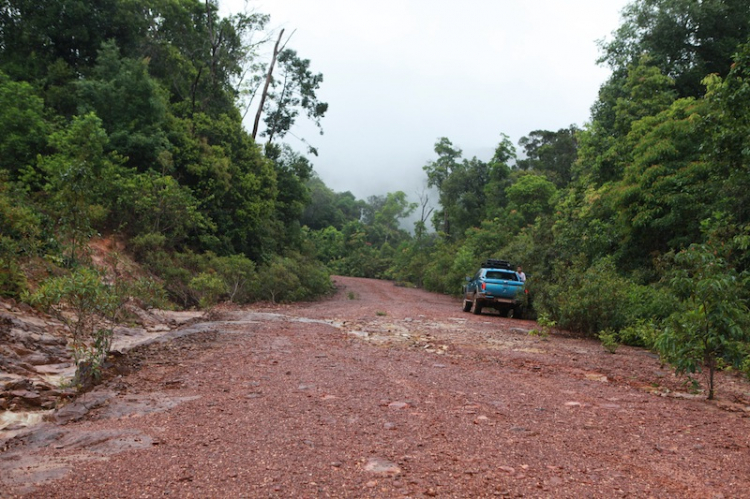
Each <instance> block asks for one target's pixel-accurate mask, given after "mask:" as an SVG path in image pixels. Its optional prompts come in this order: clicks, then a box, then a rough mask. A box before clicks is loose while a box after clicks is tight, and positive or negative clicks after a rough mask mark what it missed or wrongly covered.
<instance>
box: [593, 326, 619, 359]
mask: <svg viewBox="0 0 750 499" xmlns="http://www.w3.org/2000/svg"><path fill="white" fill-rule="evenodd" d="M598 336H599V339H600V340H601V342H602V346H603V347H604V349H605V350H606V351H608V352H609V353H612V354H613V353H615V352H617V348H618V347H619V346H620V342H619V339H618V337H617V333H615V332H614V331H612V330H611V329H605V330H604V331H599V334H598Z"/></svg>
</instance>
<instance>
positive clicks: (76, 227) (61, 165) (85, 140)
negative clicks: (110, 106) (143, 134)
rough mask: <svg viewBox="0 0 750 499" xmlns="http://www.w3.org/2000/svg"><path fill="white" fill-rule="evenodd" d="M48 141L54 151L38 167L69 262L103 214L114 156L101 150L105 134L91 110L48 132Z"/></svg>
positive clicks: (81, 252)
mask: <svg viewBox="0 0 750 499" xmlns="http://www.w3.org/2000/svg"><path fill="white" fill-rule="evenodd" d="M50 144H51V145H52V147H53V148H54V149H55V151H56V152H55V153H54V154H52V155H50V156H45V157H40V159H39V168H40V170H41V171H43V172H44V173H45V175H46V185H45V191H46V192H47V193H48V195H49V196H50V209H51V210H53V213H54V216H56V218H57V224H58V225H59V227H60V230H61V232H62V235H63V237H64V240H65V243H66V246H67V248H68V250H67V255H66V258H67V261H68V262H69V263H70V264H73V263H75V262H78V261H79V260H80V259H81V258H82V257H83V256H85V251H86V248H85V246H86V242H87V241H88V239H89V238H90V237H91V236H92V235H93V234H94V232H95V225H96V224H97V223H98V222H101V221H102V220H103V219H104V217H105V215H106V211H107V209H106V207H105V206H103V203H104V194H105V193H106V192H107V187H108V186H109V182H110V181H111V179H112V178H113V176H114V175H113V171H114V169H115V168H116V161H117V159H116V158H111V157H110V156H108V155H107V154H106V153H105V152H104V148H105V145H106V144H107V135H106V133H105V132H104V130H103V129H102V126H101V120H99V119H98V118H97V117H96V116H95V115H93V114H89V115H86V116H83V117H80V118H76V119H74V120H73V122H72V123H71V124H70V126H69V127H68V128H66V129H64V130H61V131H60V132H57V133H54V134H52V135H51V136H50Z"/></svg>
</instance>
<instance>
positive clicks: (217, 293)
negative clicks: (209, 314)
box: [188, 272, 229, 308]
mask: <svg viewBox="0 0 750 499" xmlns="http://www.w3.org/2000/svg"><path fill="white" fill-rule="evenodd" d="M188 287H189V288H190V289H191V290H192V291H193V292H195V293H196V295H197V296H198V304H199V305H200V307H201V308H210V307H212V306H214V305H216V304H217V303H218V301H219V298H220V297H222V296H224V295H227V294H228V291H229V290H228V289H227V285H226V283H225V282H224V281H223V280H222V279H221V277H219V276H218V275H216V274H215V273H213V272H201V273H200V274H198V275H197V276H195V277H193V278H192V279H191V280H190V284H189V285H188Z"/></svg>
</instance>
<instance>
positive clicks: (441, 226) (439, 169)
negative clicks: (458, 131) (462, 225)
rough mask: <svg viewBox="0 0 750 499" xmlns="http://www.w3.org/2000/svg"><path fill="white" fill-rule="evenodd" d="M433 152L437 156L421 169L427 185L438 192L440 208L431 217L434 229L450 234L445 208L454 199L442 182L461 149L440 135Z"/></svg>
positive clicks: (448, 173)
mask: <svg viewBox="0 0 750 499" xmlns="http://www.w3.org/2000/svg"><path fill="white" fill-rule="evenodd" d="M435 153H436V154H437V155H438V158H437V159H436V160H435V161H432V162H430V163H428V164H426V165H425V166H423V167H422V169H423V170H424V171H425V172H426V173H427V187H435V188H436V189H437V190H438V193H439V202H440V206H441V209H440V210H438V211H436V212H435V215H434V217H433V224H434V225H435V229H437V230H441V231H442V232H443V233H445V234H446V235H449V236H450V234H451V227H450V220H449V216H448V211H447V209H450V207H451V206H452V205H453V204H455V202H456V201H455V199H453V197H452V193H450V192H445V191H444V190H443V183H444V182H445V181H446V180H447V179H448V178H449V177H450V176H451V174H452V173H453V171H454V170H455V169H456V168H458V165H459V163H458V161H459V159H461V155H462V152H461V149H455V148H454V147H453V143H452V142H451V141H450V140H448V139H447V138H446V137H442V138H441V139H440V140H438V141H437V142H436V143H435Z"/></svg>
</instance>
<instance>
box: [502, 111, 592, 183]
mask: <svg viewBox="0 0 750 499" xmlns="http://www.w3.org/2000/svg"><path fill="white" fill-rule="evenodd" d="M578 132H579V130H578V128H576V127H575V125H571V126H570V127H568V128H561V129H560V130H558V131H557V132H551V131H549V130H535V131H533V132H531V133H529V135H528V136H526V137H521V140H519V141H518V145H520V146H521V147H522V148H523V149H524V154H525V156H526V157H525V158H524V159H519V160H518V161H517V162H516V165H517V167H518V168H519V169H520V170H525V171H531V172H534V173H539V174H541V175H544V176H545V177H547V179H548V180H550V181H551V182H553V183H554V184H555V186H557V187H565V186H567V185H568V184H569V183H570V181H571V180H572V179H573V172H572V168H573V164H574V163H575V161H576V158H577V156H578V142H577V138H576V134H577V133H578Z"/></svg>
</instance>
